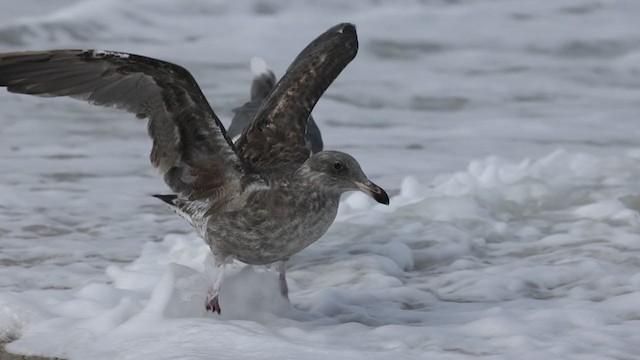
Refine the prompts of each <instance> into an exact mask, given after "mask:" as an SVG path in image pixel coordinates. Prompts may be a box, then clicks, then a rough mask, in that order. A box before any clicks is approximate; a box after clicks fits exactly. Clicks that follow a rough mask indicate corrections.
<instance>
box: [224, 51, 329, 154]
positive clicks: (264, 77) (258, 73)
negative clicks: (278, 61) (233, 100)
mask: <svg viewBox="0 0 640 360" xmlns="http://www.w3.org/2000/svg"><path fill="white" fill-rule="evenodd" d="M251 71H253V72H254V75H255V77H254V78H253V81H252V82H251V100H250V101H247V102H246V103H244V105H242V106H240V107H238V108H235V109H233V119H232V120H231V124H230V125H229V129H227V134H228V135H229V137H230V138H231V139H232V140H233V141H235V140H237V138H239V137H240V135H242V132H243V131H244V130H245V129H246V128H248V127H249V125H251V120H253V118H254V117H255V116H256V114H257V113H258V110H260V105H262V102H263V101H264V99H266V98H267V96H269V93H271V90H273V88H274V87H275V86H276V76H275V74H274V73H273V71H272V70H271V69H270V68H269V67H267V66H266V64H265V63H264V60H262V59H260V58H253V59H252V60H251ZM305 138H306V140H307V148H309V150H311V153H312V154H315V153H317V152H320V151H322V148H323V142H322V134H321V133H320V129H319V128H318V125H317V124H316V122H315V121H314V120H313V116H312V115H309V120H308V123H307V133H306V135H305Z"/></svg>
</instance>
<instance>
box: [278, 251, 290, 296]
mask: <svg viewBox="0 0 640 360" xmlns="http://www.w3.org/2000/svg"><path fill="white" fill-rule="evenodd" d="M287 260H289V259H284V260H282V261H280V262H279V263H278V271H279V272H280V276H279V280H280V294H282V297H284V298H285V299H287V300H289V287H288V286H287V276H286V273H287Z"/></svg>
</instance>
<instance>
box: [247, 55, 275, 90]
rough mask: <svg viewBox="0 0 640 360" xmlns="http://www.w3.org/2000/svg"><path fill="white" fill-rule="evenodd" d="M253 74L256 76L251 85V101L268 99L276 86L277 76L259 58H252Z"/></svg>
mask: <svg viewBox="0 0 640 360" xmlns="http://www.w3.org/2000/svg"><path fill="white" fill-rule="evenodd" d="M251 72H252V73H253V75H254V76H255V77H254V78H253V83H252V84H251V100H255V99H260V100H262V99H264V98H266V97H267V96H268V95H269V93H270V92H271V90H272V89H273V88H274V87H275V86H276V75H275V74H274V73H273V71H272V70H271V69H270V68H269V66H268V65H267V63H266V62H265V61H264V60H263V59H262V58H259V57H254V58H251Z"/></svg>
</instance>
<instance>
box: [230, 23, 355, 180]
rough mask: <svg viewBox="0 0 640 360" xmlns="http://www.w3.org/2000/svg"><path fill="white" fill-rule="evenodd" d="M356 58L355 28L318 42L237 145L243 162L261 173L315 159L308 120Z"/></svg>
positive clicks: (292, 68)
mask: <svg viewBox="0 0 640 360" xmlns="http://www.w3.org/2000/svg"><path fill="white" fill-rule="evenodd" d="M357 52H358V36H357V34H356V28H355V26H353V25H352V24H339V25H336V26H334V27H332V28H331V29H329V30H327V31H326V32H325V33H323V34H322V35H320V36H319V37H318V38H316V39H315V40H313V41H312V42H311V43H310V44H309V45H308V46H307V47H306V48H305V49H304V50H302V52H301V53H300V54H299V55H298V57H297V58H296V59H295V60H294V61H293V63H292V64H291V66H289V69H287V72H286V73H285V75H284V76H283V77H282V79H280V81H279V82H278V84H277V85H276V87H275V88H274V89H273V91H272V92H271V94H270V95H269V97H267V99H265V101H264V102H263V103H262V106H261V107H260V110H258V113H257V114H256V116H255V118H254V119H253V121H252V123H251V125H250V126H249V127H248V128H247V129H246V130H245V131H244V133H243V134H242V136H241V137H240V139H238V141H237V142H236V148H237V149H238V150H239V152H240V155H241V157H243V158H244V160H245V161H247V162H248V163H250V164H251V165H253V166H254V167H255V168H256V169H258V170H265V169H269V168H274V167H279V166H283V165H293V164H298V165H299V164H302V163H303V162H304V161H305V160H306V159H307V158H308V157H309V153H310V152H309V148H308V147H307V143H306V140H305V134H306V129H307V119H308V118H309V114H311V110H312V109H313V107H314V106H315V105H316V102H317V101H318V99H320V97H321V96H322V94H323V93H324V92H325V90H327V88H328V87H329V85H331V83H332V82H333V80H335V78H336V77H338V75H339V74H340V72H342V70H343V69H344V68H345V67H346V66H347V64H349V62H351V60H353V58H354V57H355V56H356V53H357Z"/></svg>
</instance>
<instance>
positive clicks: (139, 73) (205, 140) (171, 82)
mask: <svg viewBox="0 0 640 360" xmlns="http://www.w3.org/2000/svg"><path fill="white" fill-rule="evenodd" d="M0 86H6V87H7V90H9V91H10V92H14V93H21V94H30V95H39V96H47V97H54V96H70V97H73V98H77V99H81V100H85V101H87V102H89V103H91V104H94V105H100V106H107V107H115V108H118V109H123V110H126V111H128V112H131V113H134V114H135V115H136V116H137V117H138V118H148V119H149V122H148V131H149V135H150V137H151V138H152V140H153V147H152V150H151V155H150V158H151V163H152V164H153V165H154V166H155V167H156V168H158V169H159V170H160V172H161V173H162V174H163V175H164V178H165V181H166V183H167V184H168V185H169V186H170V187H171V189H173V190H174V191H175V192H177V193H179V194H180V195H181V196H182V197H185V198H192V199H193V198H204V197H209V196H215V195H220V194H221V193H224V192H227V191H233V190H236V189H239V188H241V187H242V186H243V185H242V184H243V182H246V181H248V180H247V179H249V178H252V177H253V176H254V175H252V174H250V173H249V170H248V168H247V167H246V166H245V164H244V162H243V160H242V159H241V158H240V157H239V156H238V155H237V154H236V150H235V148H234V146H233V145H232V144H231V141H230V140H229V138H228V137H227V135H226V133H225V131H224V127H223V126H222V124H221V123H220V120H219V119H218V117H217V116H216V115H215V113H214V112H213V110H212V109H211V107H210V106H209V103H208V102H207V100H206V99H205V97H204V95H203V94H202V92H201V90H200V88H199V87H198V85H197V83H196V81H195V80H194V79H193V77H192V76H191V74H190V73H189V72H188V71H187V70H185V69H184V68H182V67H180V66H177V65H174V64H171V63H167V62H164V61H160V60H156V59H151V58H147V57H143V56H139V55H133V54H126V53H119V52H111V51H101V50H55V51H32V52H17V53H5V54H0Z"/></svg>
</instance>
